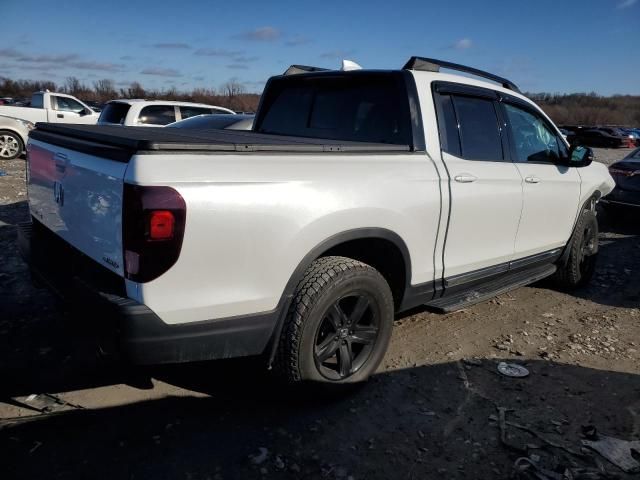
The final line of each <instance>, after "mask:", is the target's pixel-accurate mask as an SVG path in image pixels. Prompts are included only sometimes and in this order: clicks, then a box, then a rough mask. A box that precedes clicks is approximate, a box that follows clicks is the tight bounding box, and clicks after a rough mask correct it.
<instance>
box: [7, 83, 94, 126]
mask: <svg viewBox="0 0 640 480" xmlns="http://www.w3.org/2000/svg"><path fill="white" fill-rule="evenodd" d="M0 115H4V116H6V117H12V118H17V119H20V120H25V121H28V122H31V123H38V122H48V123H82V124H89V125H93V124H95V123H97V122H98V118H99V116H100V114H99V113H98V112H96V111H94V110H93V109H92V108H91V107H90V106H89V105H87V104H86V103H83V102H82V101H80V100H78V99H77V98H76V97H74V96H72V95H67V94H65V93H55V92H49V91H45V92H36V93H34V94H33V95H32V96H31V105H30V106H29V107H14V106H12V105H0Z"/></svg>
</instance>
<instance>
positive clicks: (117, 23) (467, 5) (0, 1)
mask: <svg viewBox="0 0 640 480" xmlns="http://www.w3.org/2000/svg"><path fill="white" fill-rule="evenodd" d="M0 5H1V6H2V27H0V77H1V76H6V77H9V78H12V79H18V78H22V79H30V80H51V81H54V82H56V83H57V84H64V83H65V79H66V78H67V77H70V76H74V77H77V78H79V79H80V80H81V81H82V82H83V83H85V84H88V85H91V84H92V83H93V82H95V81H96V80H99V79H104V78H108V79H112V80H113V81H114V82H115V83H116V86H118V87H126V86H128V85H129V84H130V83H131V82H132V81H138V82H140V83H141V84H142V85H143V86H145V87H147V88H154V89H169V88H172V87H175V88H177V89H178V90H191V89H192V88H218V87H220V86H221V85H222V84H224V83H225V82H227V81H229V80H234V81H237V82H240V83H242V84H243V85H244V87H245V89H246V90H247V91H249V92H258V93H259V92H260V91H261V90H262V87H263V86H264V83H265V81H266V80H267V79H268V78H269V77H270V76H272V75H278V74H280V73H282V72H283V71H284V70H285V69H286V68H287V67H288V66H289V65H291V64H304V65H314V66H320V67H327V68H339V67H340V64H341V60H342V59H350V60H354V61H356V62H358V63H359V64H360V65H362V66H363V67H364V68H382V69H393V68H400V67H401V66H402V65H403V64H404V63H405V62H406V61H407V60H408V59H409V57H411V56H412V55H418V56H425V57H431V58H439V59H442V60H448V61H452V62H456V63H463V64H465V65H469V66H473V67H476V68H480V69H483V70H488V71H490V72H493V73H496V74H498V75H502V76H505V77H507V78H509V79H510V80H512V81H514V82H515V83H516V84H517V85H518V86H519V87H520V88H521V90H524V91H529V92H542V91H545V92H552V93H571V92H591V91H595V92H596V93H598V94H601V95H612V94H640V23H639V19H640V0H561V1H558V0H536V1H534V0H530V1H527V0H510V1H506V0H504V1H503V0H485V1H478V0H449V1H442V0H439V1H429V0H421V1H420V0H407V1H402V0H395V1H391V0H383V1H379V0H368V1H356V0H340V1H334V0H323V1H321V2H304V1H303V0H297V1H269V0H257V1H254V0H242V1H234V2H229V1H227V2H220V1H216V0H207V1H200V0H182V1H176V0H172V1H168V0H154V1H147V0H139V1H138V0H128V1H122V0H106V1H99V2H98V1H95V0H93V1H92V0H84V1H77V0H69V1H65V0H55V1H44V0H40V1H34V0H0Z"/></svg>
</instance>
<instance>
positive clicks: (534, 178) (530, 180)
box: [524, 176, 540, 183]
mask: <svg viewBox="0 0 640 480" xmlns="http://www.w3.org/2000/svg"><path fill="white" fill-rule="evenodd" d="M524 181H525V182H527V183H540V179H539V178H538V177H533V176H530V177H527V178H525V179H524Z"/></svg>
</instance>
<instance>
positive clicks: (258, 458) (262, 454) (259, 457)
mask: <svg viewBox="0 0 640 480" xmlns="http://www.w3.org/2000/svg"><path fill="white" fill-rule="evenodd" d="M267 457H269V450H267V449H266V448H264V447H259V448H258V453H257V454H256V455H249V459H250V460H251V463H253V464H254V465H262V464H263V463H264V462H265V460H266V459H267Z"/></svg>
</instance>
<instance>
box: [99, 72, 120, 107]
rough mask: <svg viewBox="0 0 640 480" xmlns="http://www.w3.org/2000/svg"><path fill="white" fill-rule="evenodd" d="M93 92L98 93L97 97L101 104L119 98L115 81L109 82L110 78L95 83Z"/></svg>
mask: <svg viewBox="0 0 640 480" xmlns="http://www.w3.org/2000/svg"><path fill="white" fill-rule="evenodd" d="M93 90H94V91H95V92H96V96H97V97H98V99H99V101H101V102H106V101H107V100H112V99H114V98H116V97H117V96H118V92H116V87H115V84H114V83H113V80H109V79H108V78H103V79H102V80H97V81H95V82H93Z"/></svg>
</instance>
